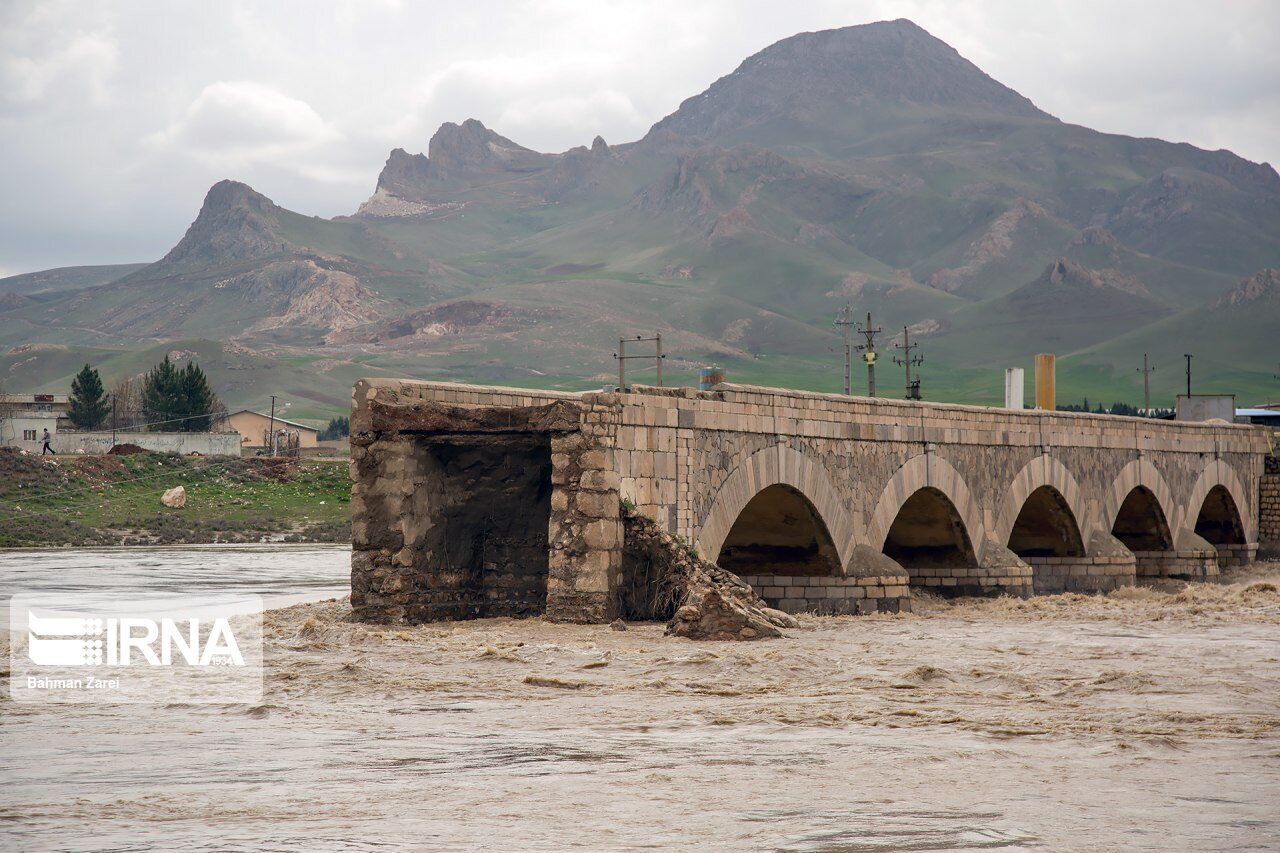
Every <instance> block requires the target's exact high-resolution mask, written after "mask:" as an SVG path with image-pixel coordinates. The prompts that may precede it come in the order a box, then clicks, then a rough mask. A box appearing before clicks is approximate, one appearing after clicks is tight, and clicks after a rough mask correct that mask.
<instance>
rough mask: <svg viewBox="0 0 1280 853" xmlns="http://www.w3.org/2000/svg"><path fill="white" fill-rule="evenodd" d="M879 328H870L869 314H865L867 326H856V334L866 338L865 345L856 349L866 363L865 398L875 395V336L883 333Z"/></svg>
mask: <svg viewBox="0 0 1280 853" xmlns="http://www.w3.org/2000/svg"><path fill="white" fill-rule="evenodd" d="M883 331H884V329H881V328H880V327H879V326H876V327H874V328H873V327H872V325H871V312H870V311H868V312H867V324H866V325H865V326H864V325H862V324H861V323H859V324H858V334H860V335H863V336H864V337H866V339H867V342H866V344H864V345H862V346H859V347H858V352H860V353H862V358H863V359H864V360H865V361H866V362H867V396H868V397H874V396H875V395H876V335H878V334H880V333H881V332H883Z"/></svg>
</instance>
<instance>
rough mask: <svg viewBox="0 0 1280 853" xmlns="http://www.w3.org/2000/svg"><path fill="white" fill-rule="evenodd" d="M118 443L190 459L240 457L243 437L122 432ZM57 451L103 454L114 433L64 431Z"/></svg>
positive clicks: (55, 443)
mask: <svg viewBox="0 0 1280 853" xmlns="http://www.w3.org/2000/svg"><path fill="white" fill-rule="evenodd" d="M115 443H116V444H136V445H138V446H139V447H141V448H143V449H144V450H153V451H155V452H157V453H178V454H181V455H183V456H187V455H189V454H191V453H199V454H200V455H201V456H239V455H240V435H239V434H238V433H234V432H121V433H116V435H115ZM51 444H52V446H53V449H54V450H55V451H57V452H58V453H86V454H103V453H106V452H108V451H109V450H111V446H112V434H111V433H110V432H60V433H58V434H57V435H56V436H54V437H53V441H52V442H51Z"/></svg>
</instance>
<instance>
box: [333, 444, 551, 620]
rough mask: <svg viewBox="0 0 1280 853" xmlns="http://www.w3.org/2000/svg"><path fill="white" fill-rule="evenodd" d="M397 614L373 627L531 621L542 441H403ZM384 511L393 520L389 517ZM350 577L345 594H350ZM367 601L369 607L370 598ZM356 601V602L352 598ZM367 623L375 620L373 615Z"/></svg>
mask: <svg viewBox="0 0 1280 853" xmlns="http://www.w3.org/2000/svg"><path fill="white" fill-rule="evenodd" d="M396 443H397V444H399V445H400V446H401V453H400V454H399V455H400V457H401V459H400V460H397V461H398V462H399V464H398V469H400V470H403V471H404V476H403V478H402V482H401V484H400V487H401V490H402V494H401V495H400V496H398V500H397V504H398V511H399V516H400V517H399V518H398V519H397V522H398V523H397V524H395V525H391V524H388V525H387V528H390V529H398V531H399V533H400V536H401V537H402V541H400V542H398V543H396V544H397V545H399V546H400V547H399V550H398V551H397V552H396V554H395V558H394V562H395V564H396V565H397V567H398V575H397V576H396V577H395V578H393V579H391V581H390V583H388V584H384V586H387V587H390V588H389V589H385V590H383V591H384V592H392V593H394V595H393V596H392V597H393V598H394V601H395V602H396V604H397V608H396V609H397V612H395V613H391V612H388V613H386V614H381V616H382V618H381V619H378V621H408V622H431V621H436V620H441V619H474V618H482V617H491V616H535V615H538V614H541V613H543V612H544V611H545V610H546V606H547V569H548V547H547V529H548V519H549V517H550V513H551V489H552V486H551V445H550V439H549V437H548V436H546V435H545V434H538V433H516V434H505V435H502V434H497V435H495V434H480V435H468V434H426V435H413V434H402V435H401V436H399V437H398V439H397V442H396ZM388 510H389V511H394V510H392V509H391V508H390V507H388ZM354 581H355V578H354V576H353V591H355V589H356V586H355V583H354ZM369 598H372V596H370V597H369ZM361 600H364V597H362V598H361ZM369 615H371V616H374V617H375V618H376V617H378V616H379V614H377V613H370V614H369Z"/></svg>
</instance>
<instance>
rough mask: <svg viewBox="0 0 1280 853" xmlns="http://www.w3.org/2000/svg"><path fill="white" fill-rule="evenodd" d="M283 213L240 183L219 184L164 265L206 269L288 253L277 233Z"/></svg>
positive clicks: (166, 257)
mask: <svg viewBox="0 0 1280 853" xmlns="http://www.w3.org/2000/svg"><path fill="white" fill-rule="evenodd" d="M280 213H281V209H280V208H279V207H278V206H277V205H276V203H275V202H273V201H272V200H271V199H269V198H267V197H266V196H264V195H263V194H262V193H260V192H258V191H257V190H255V189H253V187H250V186H249V185H248V184H243V183H241V182H239V181H231V180H223V181H218V183H216V184H214V185H213V186H212V187H210V188H209V192H208V193H206V194H205V197H204V204H202V205H201V206H200V213H199V215H197V216H196V219H195V221H194V222H192V223H191V227H189V228H188V229H187V233H186V234H185V235H184V236H183V238H182V240H180V241H179V242H178V245H176V246H174V247H173V249H171V250H170V251H169V254H167V255H165V256H164V257H163V258H161V259H160V261H159V262H158V263H159V264H161V265H182V266H202V265H205V264H209V263H215V262H225V261H228V260H232V261H240V260H247V259H251V258H262V257H267V256H268V255H272V254H275V253H277V252H281V251H287V250H288V244H287V242H286V241H285V240H284V239H283V238H282V237H280V235H279V234H278V233H277V227H278V225H279V216H280Z"/></svg>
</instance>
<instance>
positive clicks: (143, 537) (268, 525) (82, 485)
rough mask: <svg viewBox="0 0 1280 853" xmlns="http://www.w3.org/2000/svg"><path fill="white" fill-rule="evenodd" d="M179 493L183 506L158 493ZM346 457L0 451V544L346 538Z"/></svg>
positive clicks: (163, 542) (349, 519) (349, 521)
mask: <svg viewBox="0 0 1280 853" xmlns="http://www.w3.org/2000/svg"><path fill="white" fill-rule="evenodd" d="M173 486H183V487H184V488H185V489H186V493H187V495H186V497H187V502H186V506H185V507H183V508H181V509H170V508H168V507H165V506H164V505H163V504H162V503H161V502H160V496H161V494H162V493H163V492H164V491H165V490H166V489H168V488H171V487H173ZM350 489H351V484H350V481H349V479H348V476H347V463H346V462H345V461H310V460H307V461H285V460H280V459H266V458H245V459H227V458H218V457H195V458H193V457H181V456H173V455H163V454H155V453H139V454H136V455H132V456H75V457H71V456H63V457H57V458H55V457H45V458H43V459H41V458H40V457H38V456H32V455H27V454H22V453H19V452H17V451H14V450H12V449H10V448H0V547H9V548H14V547H40V546H47V545H121V544H130V545H143V544H171V543H207V542H257V541H261V540H263V539H273V540H281V541H302V542H345V541H348V540H349V539H350V530H351V516H350V508H349V501H350Z"/></svg>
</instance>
